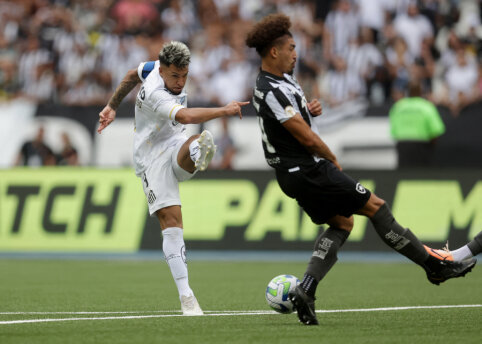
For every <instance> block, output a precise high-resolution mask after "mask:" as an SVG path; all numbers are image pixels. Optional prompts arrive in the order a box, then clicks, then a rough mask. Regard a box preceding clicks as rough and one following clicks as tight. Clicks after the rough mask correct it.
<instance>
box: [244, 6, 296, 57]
mask: <svg viewBox="0 0 482 344" xmlns="http://www.w3.org/2000/svg"><path fill="white" fill-rule="evenodd" d="M290 27H291V21H290V18H289V17H288V16H286V15H284V14H281V13H279V14H270V15H269V16H266V17H264V18H263V19H262V20H261V21H260V22H259V23H257V24H256V25H255V26H254V27H253V28H252V29H251V31H250V32H249V33H248V36H247V37H246V45H247V46H248V47H250V48H256V51H257V52H258V54H259V55H260V56H261V57H263V56H266V54H267V53H268V51H269V49H270V48H271V47H272V46H274V45H276V44H277V43H279V41H278V39H279V38H282V37H284V36H285V35H288V36H290V37H292V35H291V32H290V31H289V28H290Z"/></svg>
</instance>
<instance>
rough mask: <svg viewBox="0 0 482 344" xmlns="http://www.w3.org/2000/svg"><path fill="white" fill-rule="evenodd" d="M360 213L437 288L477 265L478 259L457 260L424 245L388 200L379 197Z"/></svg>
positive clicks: (388, 243)
mask: <svg viewBox="0 0 482 344" xmlns="http://www.w3.org/2000/svg"><path fill="white" fill-rule="evenodd" d="M358 214H361V215H365V216H368V217H369V218H370V220H371V222H372V224H373V226H374V227H375V231H376V232H377V234H378V235H379V236H380V237H381V238H382V240H383V241H384V242H385V243H386V244H387V245H388V246H390V247H391V248H393V249H394V250H396V251H397V252H399V253H400V254H402V255H404V256H405V257H407V258H408V259H410V260H412V261H413V262H415V263H417V264H418V265H420V266H421V267H422V268H423V269H424V270H425V272H426V273H427V278H428V280H429V281H430V282H431V283H433V284H436V285H439V284H440V283H442V282H444V281H446V280H448V279H450V278H456V277H463V276H465V274H467V273H468V272H470V271H471V270H472V268H473V267H474V266H475V263H476V259H475V258H470V259H465V260H463V261H454V260H453V259H452V257H451V255H447V254H444V255H440V254H437V253H436V252H434V250H432V249H430V248H429V247H426V246H425V245H423V244H422V243H421V242H420V240H419V239H418V238H417V237H416V236H415V234H414V233H412V231H410V229H408V228H404V227H402V226H401V225H400V224H399V223H398V222H397V221H396V220H395V218H394V217H393V214H392V212H391V210H390V208H389V207H388V205H387V204H386V203H385V201H384V200H382V199H381V198H379V197H377V196H376V195H375V194H372V195H371V196H370V199H369V200H368V202H367V204H366V205H365V206H364V207H363V208H362V209H360V210H359V211H358Z"/></svg>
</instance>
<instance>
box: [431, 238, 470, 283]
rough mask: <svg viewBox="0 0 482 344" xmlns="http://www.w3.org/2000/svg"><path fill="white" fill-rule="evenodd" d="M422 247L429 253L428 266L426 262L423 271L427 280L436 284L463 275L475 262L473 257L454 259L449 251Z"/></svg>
mask: <svg viewBox="0 0 482 344" xmlns="http://www.w3.org/2000/svg"><path fill="white" fill-rule="evenodd" d="M424 247H425V250H426V251H427V252H428V254H429V258H428V261H430V267H429V266H427V265H428V264H426V265H425V272H426V273H427V278H428V280H429V281H430V282H431V283H433V284H436V285H439V284H440V283H442V282H445V281H446V280H448V279H450V278H456V277H464V276H465V275H466V274H467V273H469V272H470V271H472V269H473V268H474V266H475V264H476V263H477V259H475V258H468V259H464V260H461V261H454V257H453V256H452V254H451V253H450V251H448V252H447V250H435V249H433V248H430V247H428V246H425V245H424ZM428 261H427V262H428Z"/></svg>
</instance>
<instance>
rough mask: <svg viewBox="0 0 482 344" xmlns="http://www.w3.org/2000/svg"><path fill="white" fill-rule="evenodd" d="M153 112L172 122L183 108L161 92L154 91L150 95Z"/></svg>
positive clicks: (164, 92)
mask: <svg viewBox="0 0 482 344" xmlns="http://www.w3.org/2000/svg"><path fill="white" fill-rule="evenodd" d="M151 98H152V104H154V105H153V110H154V111H155V112H156V113H157V114H159V115H160V116H161V117H162V118H164V119H167V120H170V121H174V120H175V118H176V114H177V112H178V111H179V110H181V109H184V108H185V106H183V105H181V104H178V103H177V102H176V100H175V99H174V98H172V96H171V95H170V94H169V93H167V92H166V91H163V90H157V91H154V92H153V93H152V95H151Z"/></svg>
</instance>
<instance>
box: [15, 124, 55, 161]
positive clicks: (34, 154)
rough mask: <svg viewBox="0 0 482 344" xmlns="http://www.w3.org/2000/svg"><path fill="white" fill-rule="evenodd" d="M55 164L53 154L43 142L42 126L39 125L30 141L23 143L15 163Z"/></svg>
mask: <svg viewBox="0 0 482 344" xmlns="http://www.w3.org/2000/svg"><path fill="white" fill-rule="evenodd" d="M55 164H56V159H55V155H54V154H53V152H52V150H51V149H50V148H49V147H48V146H47V145H46V144H45V143H44V128H43V127H40V128H39V129H38V131H37V134H36V135H35V138H34V139H33V140H32V141H27V142H25V143H24V144H23V146H22V148H21V150H20V152H19V154H18V156H17V161H16V162H15V165H17V166H20V165H24V166H51V165H55Z"/></svg>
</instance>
